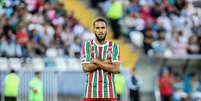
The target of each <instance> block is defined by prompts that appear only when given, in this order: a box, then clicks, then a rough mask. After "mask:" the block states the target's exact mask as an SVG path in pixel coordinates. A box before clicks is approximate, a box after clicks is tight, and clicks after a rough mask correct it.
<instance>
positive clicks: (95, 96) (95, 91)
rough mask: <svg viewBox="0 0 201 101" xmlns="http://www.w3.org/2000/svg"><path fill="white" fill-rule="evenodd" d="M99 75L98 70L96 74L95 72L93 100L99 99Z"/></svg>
mask: <svg viewBox="0 0 201 101" xmlns="http://www.w3.org/2000/svg"><path fill="white" fill-rule="evenodd" d="M97 74H98V70H96V71H95V72H94V80H93V86H92V87H93V98H97V92H98V89H97V88H98V86H97V84H98V83H97V81H98V80H97Z"/></svg>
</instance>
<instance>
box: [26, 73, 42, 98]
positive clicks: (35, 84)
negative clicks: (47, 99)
mask: <svg viewBox="0 0 201 101" xmlns="http://www.w3.org/2000/svg"><path fill="white" fill-rule="evenodd" d="M29 87H30V90H29V101H44V99H43V81H42V80H41V74H40V72H35V75H34V78H33V79H32V80H31V81H30V82H29Z"/></svg>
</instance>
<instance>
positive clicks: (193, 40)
mask: <svg viewBox="0 0 201 101" xmlns="http://www.w3.org/2000/svg"><path fill="white" fill-rule="evenodd" d="M199 50H200V47H199V45H198V39H197V37H196V36H190V37H189V39H188V46H187V52H188V54H199Z"/></svg>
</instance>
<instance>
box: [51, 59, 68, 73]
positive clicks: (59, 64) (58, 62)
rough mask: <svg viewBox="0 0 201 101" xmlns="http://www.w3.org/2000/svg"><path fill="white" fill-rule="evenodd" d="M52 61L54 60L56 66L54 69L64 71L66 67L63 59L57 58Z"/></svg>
mask: <svg viewBox="0 0 201 101" xmlns="http://www.w3.org/2000/svg"><path fill="white" fill-rule="evenodd" d="M54 60H55V64H56V67H57V69H58V70H61V71H63V70H66V67H67V65H66V61H65V59H64V58H62V57H57V58H55V59H54Z"/></svg>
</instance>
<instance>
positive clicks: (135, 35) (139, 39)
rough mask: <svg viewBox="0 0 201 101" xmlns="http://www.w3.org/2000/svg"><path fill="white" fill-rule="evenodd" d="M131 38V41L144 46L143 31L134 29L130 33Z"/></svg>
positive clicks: (138, 45)
mask: <svg viewBox="0 0 201 101" xmlns="http://www.w3.org/2000/svg"><path fill="white" fill-rule="evenodd" d="M129 36H130V39H131V42H132V43H133V44H134V45H135V46H137V47H142V45H143V39H144V36H143V34H142V33H141V32H138V31H132V32H131V33H130V34H129Z"/></svg>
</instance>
